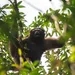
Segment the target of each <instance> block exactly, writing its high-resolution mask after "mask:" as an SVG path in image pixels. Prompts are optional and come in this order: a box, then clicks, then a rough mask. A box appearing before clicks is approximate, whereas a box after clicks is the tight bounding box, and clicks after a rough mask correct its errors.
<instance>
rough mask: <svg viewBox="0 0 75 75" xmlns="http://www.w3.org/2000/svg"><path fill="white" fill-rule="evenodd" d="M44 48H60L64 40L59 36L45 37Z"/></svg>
mask: <svg viewBox="0 0 75 75" xmlns="http://www.w3.org/2000/svg"><path fill="white" fill-rule="evenodd" d="M44 42H45V43H44V46H45V50H49V49H54V48H61V47H62V46H63V45H64V44H65V42H62V41H61V40H60V38H58V39H56V38H51V37H50V38H45V41H44Z"/></svg>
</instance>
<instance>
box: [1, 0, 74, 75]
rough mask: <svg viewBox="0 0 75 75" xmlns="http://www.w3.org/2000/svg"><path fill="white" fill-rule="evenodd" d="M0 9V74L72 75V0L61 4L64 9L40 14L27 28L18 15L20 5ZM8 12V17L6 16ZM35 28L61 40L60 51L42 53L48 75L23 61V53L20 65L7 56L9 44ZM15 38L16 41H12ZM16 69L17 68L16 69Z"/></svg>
mask: <svg viewBox="0 0 75 75" xmlns="http://www.w3.org/2000/svg"><path fill="white" fill-rule="evenodd" d="M9 1H10V4H5V5H4V6H2V7H1V8H0V74H1V75H47V74H48V75H71V73H72V75H74V74H75V73H74V71H75V70H74V68H75V66H74V65H75V55H74V54H75V35H74V31H75V0H62V2H63V6H62V7H63V8H62V9H58V10H53V9H51V8H50V9H49V10H47V11H46V13H40V12H39V15H38V16H37V17H35V19H34V21H33V22H32V23H31V24H30V25H29V26H26V25H25V22H26V20H25V19H24V17H25V15H24V13H23V12H20V11H19V9H20V8H24V6H23V5H21V3H22V1H20V2H17V0H14V1H13V2H12V0H9ZM6 10H9V13H7V12H6ZM35 27H42V28H44V29H45V30H46V37H47V36H61V37H62V39H61V41H65V42H66V43H65V46H64V47H63V48H61V49H55V50H50V51H47V52H46V53H45V57H46V58H47V61H46V63H48V67H49V69H48V73H46V72H45V70H44V68H43V67H42V66H40V64H39V63H38V62H37V61H35V62H33V63H32V62H31V61H29V60H28V59H27V61H25V62H24V61H23V58H22V57H21V55H22V52H21V50H20V49H19V51H18V54H19V56H20V61H21V64H20V65H18V64H16V63H14V61H13V60H12V57H11V56H10V53H9V46H8V45H9V40H10V41H12V42H14V41H15V37H16V38H18V37H20V38H19V39H22V38H23V37H26V36H28V35H29V31H30V30H31V29H32V28H35ZM14 36H15V37H14ZM15 67H16V68H15Z"/></svg>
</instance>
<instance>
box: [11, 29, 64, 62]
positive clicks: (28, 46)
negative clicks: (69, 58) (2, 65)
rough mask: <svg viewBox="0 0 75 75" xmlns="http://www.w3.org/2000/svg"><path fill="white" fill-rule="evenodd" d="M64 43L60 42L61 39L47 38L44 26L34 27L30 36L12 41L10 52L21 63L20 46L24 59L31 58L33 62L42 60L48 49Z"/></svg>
mask: <svg viewBox="0 0 75 75" xmlns="http://www.w3.org/2000/svg"><path fill="white" fill-rule="evenodd" d="M63 45H64V44H63V43H60V42H59V39H55V38H51V37H50V38H45V31H44V30H43V29H42V28H34V29H32V30H31V31H30V36H29V37H28V38H26V39H23V40H22V41H16V42H14V43H10V52H11V55H12V57H13V58H14V59H15V61H16V62H17V63H20V61H19V54H18V48H20V49H21V50H22V57H23V59H24V60H26V58H29V59H30V60H31V61H32V62H33V61H35V60H40V58H41V56H42V54H43V52H45V51H46V50H50V49H53V48H60V47H62V46H63Z"/></svg>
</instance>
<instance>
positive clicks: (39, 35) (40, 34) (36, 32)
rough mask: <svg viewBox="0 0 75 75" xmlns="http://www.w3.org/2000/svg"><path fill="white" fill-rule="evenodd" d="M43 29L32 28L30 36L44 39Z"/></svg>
mask: <svg viewBox="0 0 75 75" xmlns="http://www.w3.org/2000/svg"><path fill="white" fill-rule="evenodd" d="M44 36H45V31H44V29H42V28H34V29H32V30H31V31H30V37H31V38H32V39H40V40H42V39H44Z"/></svg>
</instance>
